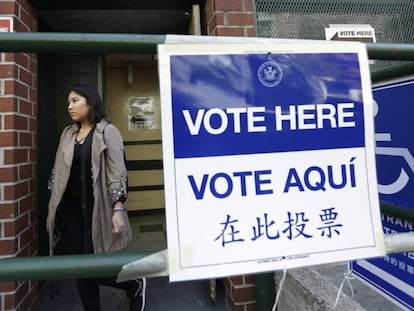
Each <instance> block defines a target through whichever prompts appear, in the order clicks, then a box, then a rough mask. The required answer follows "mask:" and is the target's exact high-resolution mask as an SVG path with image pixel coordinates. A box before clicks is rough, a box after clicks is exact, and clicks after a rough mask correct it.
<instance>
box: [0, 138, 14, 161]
mask: <svg viewBox="0 0 414 311" xmlns="http://www.w3.org/2000/svg"><path fill="white" fill-rule="evenodd" d="M16 143H17V133H16V132H13V131H8V132H0V146H1V147H5V146H16ZM4 162H5V163H4V164H7V163H6V159H5V160H4Z"/></svg>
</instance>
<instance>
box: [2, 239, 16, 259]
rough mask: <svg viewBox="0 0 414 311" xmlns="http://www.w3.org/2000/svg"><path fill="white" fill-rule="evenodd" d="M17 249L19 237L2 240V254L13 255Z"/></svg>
mask: <svg viewBox="0 0 414 311" xmlns="http://www.w3.org/2000/svg"><path fill="white" fill-rule="evenodd" d="M16 251H17V239H12V240H0V255H12V254H14V253H16Z"/></svg>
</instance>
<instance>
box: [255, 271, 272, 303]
mask: <svg viewBox="0 0 414 311" xmlns="http://www.w3.org/2000/svg"><path fill="white" fill-rule="evenodd" d="M255 283H256V310H257V311H270V310H272V307H273V303H274V300H275V274H274V273H260V274H256V275H255Z"/></svg>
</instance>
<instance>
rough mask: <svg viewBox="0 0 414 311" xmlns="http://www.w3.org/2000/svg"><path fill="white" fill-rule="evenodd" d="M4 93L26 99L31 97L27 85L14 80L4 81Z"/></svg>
mask: <svg viewBox="0 0 414 311" xmlns="http://www.w3.org/2000/svg"><path fill="white" fill-rule="evenodd" d="M4 92H5V94H6V95H15V96H19V97H23V98H26V99H27V98H28V96H29V88H28V87H27V85H24V84H22V83H20V82H18V81H14V80H5V81H4Z"/></svg>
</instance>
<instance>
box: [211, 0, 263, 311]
mask: <svg viewBox="0 0 414 311" xmlns="http://www.w3.org/2000/svg"><path fill="white" fill-rule="evenodd" d="M205 21H206V29H207V34H208V35H209V36H238V37H254V36H256V31H255V23H254V11H253V0H207V1H206V6H205ZM224 285H225V290H226V299H227V303H228V305H229V307H230V309H231V310H233V311H253V310H255V309H256V288H255V282H254V277H253V276H251V275H241V276H235V277H230V278H227V279H225V281H224Z"/></svg>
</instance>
